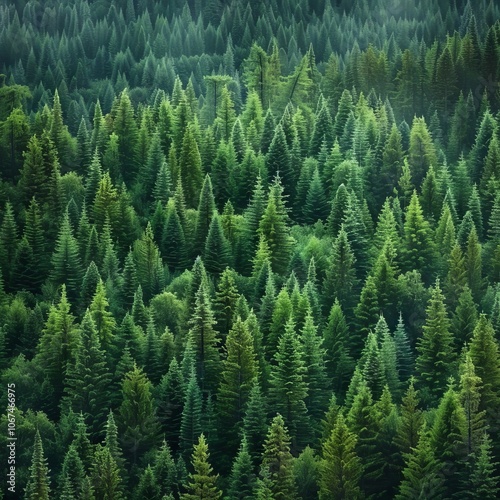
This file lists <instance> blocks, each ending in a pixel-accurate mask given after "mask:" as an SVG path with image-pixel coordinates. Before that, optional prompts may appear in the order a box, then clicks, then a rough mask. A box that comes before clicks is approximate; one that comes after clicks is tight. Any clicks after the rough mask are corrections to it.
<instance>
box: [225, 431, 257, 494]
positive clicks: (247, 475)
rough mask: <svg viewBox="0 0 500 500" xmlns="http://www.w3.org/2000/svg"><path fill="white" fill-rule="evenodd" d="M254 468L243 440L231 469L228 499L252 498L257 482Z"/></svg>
mask: <svg viewBox="0 0 500 500" xmlns="http://www.w3.org/2000/svg"><path fill="white" fill-rule="evenodd" d="M254 468H255V467H254V465H253V463H252V457H251V455H250V453H249V451H248V445H247V442H246V439H245V438H243V439H242V441H241V446H240V449H239V451H238V454H237V455H236V458H235V459H234V462H233V467H232V469H231V476H230V478H229V488H228V496H229V498H234V499H235V500H250V499H251V498H254V496H253V492H254V489H255V486H256V482H257V478H256V476H255V473H254Z"/></svg>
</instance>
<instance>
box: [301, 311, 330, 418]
mask: <svg viewBox="0 0 500 500" xmlns="http://www.w3.org/2000/svg"><path fill="white" fill-rule="evenodd" d="M300 336H301V340H302V346H303V347H302V351H303V355H302V359H303V361H304V364H305V367H306V373H305V376H304V380H305V383H306V385H307V387H308V392H307V397H306V399H305V404H306V407H307V409H308V411H309V413H310V415H311V418H312V419H313V421H314V422H318V421H319V419H320V417H322V416H323V414H324V413H325V411H326V409H327V407H328V392H329V391H328V389H329V386H330V383H329V380H328V376H327V373H326V366H325V354H326V352H325V350H324V349H323V347H322V345H323V340H322V339H321V337H320V336H319V335H318V328H317V327H316V325H315V324H314V320H313V317H312V315H311V312H310V310H309V311H308V314H307V316H306V319H305V321H304V326H303V328H302V330H301V332H300Z"/></svg>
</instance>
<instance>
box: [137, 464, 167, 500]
mask: <svg viewBox="0 0 500 500" xmlns="http://www.w3.org/2000/svg"><path fill="white" fill-rule="evenodd" d="M135 496H136V498H150V499H151V500H160V499H161V496H160V487H159V485H158V484H157V482H156V477H155V473H154V471H153V469H152V468H151V465H149V464H148V466H147V467H146V469H145V470H144V471H143V472H142V474H141V476H140V479H139V484H138V485H137V488H136V491H135Z"/></svg>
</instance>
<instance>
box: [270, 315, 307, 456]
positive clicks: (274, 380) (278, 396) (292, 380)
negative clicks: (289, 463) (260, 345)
mask: <svg viewBox="0 0 500 500" xmlns="http://www.w3.org/2000/svg"><path fill="white" fill-rule="evenodd" d="M274 360H275V364H274V365H272V366H271V380H270V384H271V387H270V391H269V392H270V394H269V395H270V399H271V402H272V403H273V408H275V409H276V410H277V411H278V412H281V413H283V420H284V422H285V423H286V424H287V427H288V428H289V429H290V435H291V436H292V440H293V446H294V448H295V447H296V446H297V445H298V444H299V443H302V442H303V441H305V440H306V439H307V427H308V426H309V421H308V420H309V419H308V413H307V408H306V405H305V398H306V397H307V394H308V387H307V383H306V381H305V376H306V367H305V365H304V360H303V351H302V346H301V345H300V341H299V339H298V337H297V335H296V333H295V324H294V322H293V320H292V319H289V320H288V322H287V324H286V326H285V331H284V332H283V334H282V336H281V337H280V339H279V343H278V350H277V352H276V354H275V355H274Z"/></svg>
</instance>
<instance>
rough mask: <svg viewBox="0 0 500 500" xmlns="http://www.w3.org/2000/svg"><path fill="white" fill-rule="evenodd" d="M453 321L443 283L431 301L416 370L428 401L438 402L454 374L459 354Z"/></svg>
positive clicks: (418, 349) (420, 341)
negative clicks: (451, 329) (445, 302)
mask: <svg viewBox="0 0 500 500" xmlns="http://www.w3.org/2000/svg"><path fill="white" fill-rule="evenodd" d="M453 343H454V342H453V337H452V335H451V332H450V321H449V319H448V315H447V312H446V306H445V304H444V296H443V294H442V292H441V288H440V286H439V281H438V282H436V285H435V286H434V288H433V289H432V295H431V298H430V299H429V302H428V305H427V310H426V320H425V324H424V326H423V335H422V337H421V338H420V339H419V340H418V342H417V352H418V357H417V363H416V370H417V373H419V374H420V386H421V387H422V392H423V391H424V390H425V393H426V394H425V399H426V400H433V401H435V400H436V398H439V397H440V396H441V395H442V394H443V393H444V390H445V389H446V386H447V383H448V377H449V376H450V375H451V374H452V373H453V370H454V368H453V364H454V362H455V358H456V354H455V352H454V349H453Z"/></svg>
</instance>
